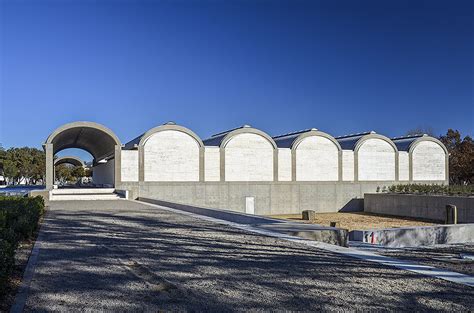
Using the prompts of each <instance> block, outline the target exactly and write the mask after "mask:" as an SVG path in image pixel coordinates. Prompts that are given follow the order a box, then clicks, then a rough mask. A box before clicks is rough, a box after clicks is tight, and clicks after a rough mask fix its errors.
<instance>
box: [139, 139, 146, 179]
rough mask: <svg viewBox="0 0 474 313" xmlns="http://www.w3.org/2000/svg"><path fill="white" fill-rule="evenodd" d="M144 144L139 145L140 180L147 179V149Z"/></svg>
mask: <svg viewBox="0 0 474 313" xmlns="http://www.w3.org/2000/svg"><path fill="white" fill-rule="evenodd" d="M144 148H145V147H144V146H142V145H139V146H138V181H139V182H143V181H145V151H144Z"/></svg>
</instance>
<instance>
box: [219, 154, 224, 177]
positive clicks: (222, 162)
mask: <svg viewBox="0 0 474 313" xmlns="http://www.w3.org/2000/svg"><path fill="white" fill-rule="evenodd" d="M219 153H220V158H219V162H220V163H219V168H220V169H219V170H220V181H225V148H223V147H220V148H219Z"/></svg>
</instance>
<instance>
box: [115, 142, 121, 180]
mask: <svg viewBox="0 0 474 313" xmlns="http://www.w3.org/2000/svg"><path fill="white" fill-rule="evenodd" d="M114 174H115V175H114V186H115V187H117V186H120V184H121V183H122V146H119V145H115V168H114Z"/></svg>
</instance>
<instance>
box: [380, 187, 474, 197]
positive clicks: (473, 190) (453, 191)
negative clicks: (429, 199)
mask: <svg viewBox="0 0 474 313" xmlns="http://www.w3.org/2000/svg"><path fill="white" fill-rule="evenodd" d="M388 192H392V193H414V194H429V195H464V196H473V195H474V185H452V186H447V185H436V184H433V185H428V184H405V185H392V186H390V187H389V188H388Z"/></svg>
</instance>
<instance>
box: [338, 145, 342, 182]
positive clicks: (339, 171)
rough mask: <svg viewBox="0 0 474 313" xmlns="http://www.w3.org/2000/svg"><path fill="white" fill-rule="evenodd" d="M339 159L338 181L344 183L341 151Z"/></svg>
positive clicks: (340, 151)
mask: <svg viewBox="0 0 474 313" xmlns="http://www.w3.org/2000/svg"><path fill="white" fill-rule="evenodd" d="M337 158H338V161H337V168H338V170H337V180H338V181H342V170H343V168H342V150H339V151H338V153H337Z"/></svg>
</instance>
